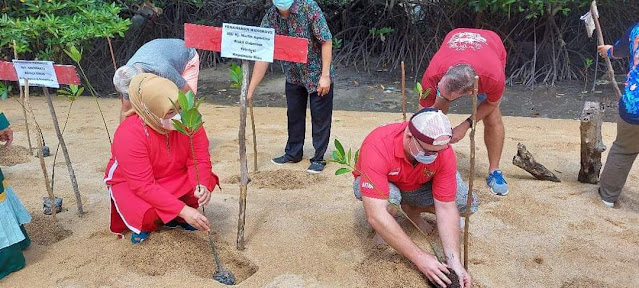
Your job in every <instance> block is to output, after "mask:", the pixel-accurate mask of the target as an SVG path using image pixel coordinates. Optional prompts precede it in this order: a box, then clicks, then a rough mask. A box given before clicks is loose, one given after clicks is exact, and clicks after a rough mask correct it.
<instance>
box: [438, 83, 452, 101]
mask: <svg viewBox="0 0 639 288" xmlns="http://www.w3.org/2000/svg"><path fill="white" fill-rule="evenodd" d="M436 95H437V98H440V99H442V100H444V101H446V102H448V103H450V102H453V101H451V100H448V98H446V97H444V96H443V95H442V93H441V92H439V87H438V88H437V94H436Z"/></svg>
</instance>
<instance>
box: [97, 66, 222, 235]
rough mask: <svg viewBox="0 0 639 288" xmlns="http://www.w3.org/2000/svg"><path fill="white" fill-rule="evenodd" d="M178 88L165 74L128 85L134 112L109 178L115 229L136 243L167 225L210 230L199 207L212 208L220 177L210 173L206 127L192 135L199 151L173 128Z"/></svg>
mask: <svg viewBox="0 0 639 288" xmlns="http://www.w3.org/2000/svg"><path fill="white" fill-rule="evenodd" d="M178 90H179V89H178V87H177V86H176V85H175V84H174V83H173V82H171V81H170V80H168V79H165V78H162V77H160V76H156V75H153V74H150V73H142V74H139V75H137V76H136V77H135V78H133V79H132V80H131V84H130V86H129V96H130V100H131V104H132V106H133V108H132V109H131V110H130V111H128V112H127V117H126V119H125V120H124V121H122V123H121V124H120V126H118V129H117V130H116V131H115V136H114V140H113V145H112V147H111V155H112V156H111V160H110V161H109V164H108V165H107V168H106V173H105V178H104V182H105V183H106V185H107V188H108V190H109V194H110V196H111V227H110V229H111V231H112V232H113V233H117V234H120V235H121V234H122V233H124V232H125V231H126V230H131V231H132V232H133V234H132V235H131V242H133V243H139V242H142V241H143V240H144V239H146V238H147V237H148V236H149V234H150V233H151V232H153V231H155V230H157V229H158V228H160V227H162V226H164V225H167V226H172V227H175V226H181V227H183V228H185V229H187V230H195V229H198V230H203V231H209V230H210V228H209V221H208V220H207V218H206V217H205V216H204V215H202V214H201V213H200V212H199V211H198V210H197V208H198V207H199V206H206V205H207V204H208V202H209V200H210V199H211V192H212V191H213V189H214V188H215V186H216V185H217V184H218V178H217V176H216V175H215V174H213V172H212V171H211V158H210V154H209V150H208V149H209V141H208V138H207V136H206V132H205V131H204V128H203V127H202V128H200V129H199V130H198V131H197V132H196V133H195V134H194V136H193V150H194V153H191V149H190V144H189V137H188V136H186V135H183V134H181V133H179V132H178V131H175V128H173V125H172V123H171V119H179V116H180V114H179V111H176V110H175V108H174V107H173V104H172V103H171V101H170V100H172V101H173V102H175V103H177V96H178ZM193 154H195V155H193ZM194 158H195V161H194ZM195 163H197V164H195ZM195 165H197V171H198V172H199V173H198V174H199V177H196V175H195V171H196V169H195ZM198 178H199V179H198ZM198 180H199V185H198ZM197 188H200V189H197ZM185 222H186V223H185Z"/></svg>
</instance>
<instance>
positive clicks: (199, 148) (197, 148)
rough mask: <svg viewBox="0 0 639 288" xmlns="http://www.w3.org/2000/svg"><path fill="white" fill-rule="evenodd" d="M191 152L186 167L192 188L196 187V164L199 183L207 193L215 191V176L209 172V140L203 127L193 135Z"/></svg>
mask: <svg viewBox="0 0 639 288" xmlns="http://www.w3.org/2000/svg"><path fill="white" fill-rule="evenodd" d="M193 150H194V151H189V157H188V160H187V163H186V165H187V167H188V173H189V181H190V182H191V183H192V184H193V187H195V185H197V183H198V179H197V178H196V177H195V168H194V167H195V165H194V163H197V172H198V175H199V181H200V182H199V183H200V184H202V185H204V186H206V188H208V189H209V191H213V189H215V185H217V184H218V177H217V175H215V174H213V172H212V171H211V168H212V165H211V154H210V153H209V139H208V137H207V136H206V131H204V127H201V128H200V130H198V131H197V132H195V134H193ZM193 152H194V153H195V159H196V162H194V161H193Z"/></svg>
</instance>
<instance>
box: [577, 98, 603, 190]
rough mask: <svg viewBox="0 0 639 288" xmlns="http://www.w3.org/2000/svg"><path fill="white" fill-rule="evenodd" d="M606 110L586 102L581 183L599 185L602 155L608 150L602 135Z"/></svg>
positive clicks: (583, 114) (582, 123) (581, 127)
mask: <svg viewBox="0 0 639 288" xmlns="http://www.w3.org/2000/svg"><path fill="white" fill-rule="evenodd" d="M603 116H604V110H603V108H602V106H601V103H599V102H594V101H586V103H585V104H584V109H583V110H582V111H581V124H580V126H579V131H580V134H581V169H579V175H578V176H577V180H579V182H581V183H589V184H597V183H599V172H600V171H601V166H602V164H601V153H603V152H604V151H605V150H606V146H605V145H604V143H603V140H602V135H601V124H602V122H603Z"/></svg>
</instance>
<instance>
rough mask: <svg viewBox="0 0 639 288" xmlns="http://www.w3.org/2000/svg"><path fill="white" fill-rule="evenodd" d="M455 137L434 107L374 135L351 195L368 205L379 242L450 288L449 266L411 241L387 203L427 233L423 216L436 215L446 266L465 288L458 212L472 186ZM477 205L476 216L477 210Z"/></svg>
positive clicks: (367, 144)
mask: <svg viewBox="0 0 639 288" xmlns="http://www.w3.org/2000/svg"><path fill="white" fill-rule="evenodd" d="M452 134H453V133H452V129H451V125H450V122H449V120H448V117H446V115H444V114H443V113H442V112H441V111H440V110H437V109H433V108H425V109H423V110H421V111H420V112H418V113H416V114H415V115H413V117H411V119H410V121H408V122H404V123H395V124H390V125H386V126H382V127H379V128H377V129H375V130H373V132H371V133H370V134H369V135H368V136H367V137H366V139H364V142H363V143H362V147H361V149H360V152H359V158H358V159H357V163H356V165H355V167H356V168H357V170H356V171H355V172H353V175H354V176H355V181H354V183H353V190H354V192H355V197H357V198H358V199H361V200H362V203H363V204H364V210H365V211H366V220H367V221H368V223H369V224H370V225H371V226H372V227H373V229H375V232H376V233H377V234H376V235H375V238H377V239H379V238H380V237H381V239H383V240H384V241H385V242H386V243H388V244H390V245H391V246H392V247H393V248H394V249H395V250H397V251H398V252H399V253H401V254H402V255H404V256H405V257H406V258H408V259H409V260H410V261H411V262H413V263H414V264H415V265H416V266H417V268H419V270H420V271H421V272H422V273H424V274H425V275H426V277H428V279H429V280H430V281H431V282H432V283H436V284H438V285H440V286H442V287H446V286H445V285H444V283H447V284H450V280H449V278H448V270H447V268H446V267H445V265H444V264H442V263H440V262H439V261H438V260H437V258H436V257H435V256H434V255H431V254H429V253H427V252H425V251H424V250H422V249H421V248H419V247H418V246H417V245H415V243H413V241H411V239H410V238H409V237H408V235H406V233H405V232H404V230H402V228H401V227H400V226H399V224H398V223H397V222H396V221H395V218H394V217H393V216H394V215H395V214H396V213H397V211H395V208H393V206H391V205H389V203H388V202H391V203H393V204H395V205H401V208H402V210H404V212H406V214H407V216H408V217H409V218H410V219H411V220H413V222H415V223H416V224H417V225H418V226H419V227H420V228H421V230H422V231H424V232H425V233H428V232H429V230H430V229H429V227H428V226H429V224H427V223H426V222H425V221H424V219H423V218H422V217H421V216H420V214H421V213H422V212H429V213H435V214H436V215H437V229H438V231H439V235H440V237H441V241H442V245H443V248H444V253H445V254H446V260H447V264H448V267H450V268H451V269H453V270H454V271H455V273H457V276H458V277H459V280H460V283H463V285H464V287H470V284H471V279H470V275H469V274H468V273H467V272H466V270H465V269H464V268H463V266H462V265H461V262H460V259H461V257H460V253H459V251H460V248H459V230H460V229H459V223H460V222H459V219H460V218H459V211H465V210H466V201H467V197H468V187H464V186H465V183H463V180H461V176H460V175H459V173H457V160H456V158H455V152H454V151H453V149H452V148H451V147H450V145H449V142H450V140H451V136H452ZM358 171H360V172H361V174H360V172H358ZM373 185H374V186H373ZM458 185H459V187H458ZM374 187H376V188H377V189H375V188H374ZM476 200H477V199H473V204H472V206H471V211H472V212H475V211H476V210H477V201H476Z"/></svg>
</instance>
